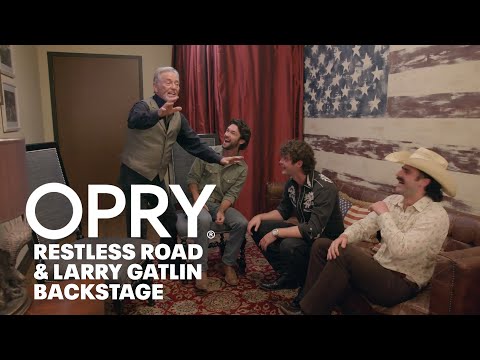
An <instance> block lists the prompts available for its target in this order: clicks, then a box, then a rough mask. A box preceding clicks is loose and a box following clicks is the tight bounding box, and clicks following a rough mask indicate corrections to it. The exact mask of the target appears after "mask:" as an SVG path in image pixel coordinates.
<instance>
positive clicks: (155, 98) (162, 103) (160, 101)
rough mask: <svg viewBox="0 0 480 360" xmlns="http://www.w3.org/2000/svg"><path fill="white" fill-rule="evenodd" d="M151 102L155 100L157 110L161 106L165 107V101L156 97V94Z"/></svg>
mask: <svg viewBox="0 0 480 360" xmlns="http://www.w3.org/2000/svg"><path fill="white" fill-rule="evenodd" d="M153 100H155V102H156V103H157V105H158V108H159V109H160V108H161V107H162V106H163V105H165V103H166V101H165V100H163V99H162V98H161V97H160V96H158V95H157V94H154V95H153Z"/></svg>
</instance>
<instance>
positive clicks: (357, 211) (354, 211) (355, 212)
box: [343, 205, 370, 229]
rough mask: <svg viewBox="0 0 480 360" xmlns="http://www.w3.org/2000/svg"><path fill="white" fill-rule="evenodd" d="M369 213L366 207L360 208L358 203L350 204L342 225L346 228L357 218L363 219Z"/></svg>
mask: <svg viewBox="0 0 480 360" xmlns="http://www.w3.org/2000/svg"><path fill="white" fill-rule="evenodd" d="M369 213H370V211H368V209H365V208H362V207H360V206H358V205H352V206H351V207H350V209H348V211H347V213H346V215H345V217H344V218H343V226H345V229H346V228H348V227H349V226H350V225H352V224H353V223H355V222H357V221H358V220H361V219H363V218H364V217H365V216H367V215H368V214H369Z"/></svg>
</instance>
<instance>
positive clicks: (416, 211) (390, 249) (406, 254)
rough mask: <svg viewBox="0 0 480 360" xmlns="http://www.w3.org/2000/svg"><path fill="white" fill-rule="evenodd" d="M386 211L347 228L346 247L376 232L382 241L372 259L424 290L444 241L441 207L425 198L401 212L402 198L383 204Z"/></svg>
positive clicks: (445, 218)
mask: <svg viewBox="0 0 480 360" xmlns="http://www.w3.org/2000/svg"><path fill="white" fill-rule="evenodd" d="M383 201H384V202H385V203H386V204H387V207H388V209H389V211H388V212H385V213H383V214H381V215H377V214H376V213H375V212H371V213H370V214H368V215H367V216H366V217H365V218H363V219H362V220H359V221H357V222H356V223H354V224H353V225H351V226H350V227H348V228H347V229H346V230H345V232H344V234H345V235H347V236H348V243H353V242H356V241H359V240H363V239H366V238H369V237H370V236H371V235H373V234H375V233H376V232H377V231H378V230H380V231H381V234H382V240H381V246H380V249H379V250H378V252H377V253H376V254H375V256H374V259H375V260H376V261H378V262H379V263H380V265H382V266H383V267H385V268H387V269H390V270H393V271H397V272H400V273H403V274H405V275H406V278H407V279H408V280H410V281H413V282H415V283H417V284H418V286H420V288H422V287H424V286H425V285H426V284H427V283H428V282H429V281H430V279H431V277H432V275H433V270H434V267H435V263H436V261H435V258H436V256H437V254H438V253H439V252H440V250H441V248H442V245H443V242H444V241H445V238H446V237H447V233H448V227H449V218H448V214H447V212H446V211H445V209H444V208H443V206H442V205H441V204H440V203H438V202H433V201H432V199H430V198H429V197H427V196H424V197H423V198H421V199H420V200H418V201H417V202H416V203H415V204H413V205H411V206H409V207H407V208H406V209H405V210H403V196H402V195H391V196H388V197H387V198H385V200H383Z"/></svg>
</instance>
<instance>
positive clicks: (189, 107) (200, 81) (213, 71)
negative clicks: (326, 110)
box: [173, 45, 304, 219]
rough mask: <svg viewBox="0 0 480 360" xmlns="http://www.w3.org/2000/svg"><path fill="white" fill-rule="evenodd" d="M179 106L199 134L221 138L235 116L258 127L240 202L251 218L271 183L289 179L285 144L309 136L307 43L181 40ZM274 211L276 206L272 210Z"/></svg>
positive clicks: (248, 151) (177, 49) (175, 61)
mask: <svg viewBox="0 0 480 360" xmlns="http://www.w3.org/2000/svg"><path fill="white" fill-rule="evenodd" d="M173 66H174V67H175V68H176V69H177V70H178V72H179V74H180V86H181V89H180V99H179V101H178V103H179V105H180V106H182V107H183V111H182V112H183V113H184V114H185V116H186V117H187V119H188V120H189V122H190V125H191V126H192V128H193V129H194V130H195V131H196V132H197V133H199V134H200V133H217V134H218V135H219V137H220V140H221V141H222V140H223V134H224V132H225V129H226V125H227V124H228V122H229V121H230V120H231V119H232V118H241V119H243V120H245V121H246V122H247V124H248V125H249V126H250V128H251V130H252V138H251V140H250V144H249V146H248V148H247V149H246V150H245V151H243V155H244V156H245V160H246V162H247V165H248V171H249V173H248V177H247V181H246V184H245V186H244V188H243V190H242V193H241V195H240V197H239V199H238V201H237V202H236V204H235V207H236V208H237V209H239V210H240V211H241V212H242V213H243V214H244V215H245V217H247V219H250V218H251V217H252V216H254V215H256V214H258V213H260V212H263V211H265V210H267V209H265V187H266V183H267V182H271V181H285V180H286V179H285V177H284V176H283V175H282V174H281V172H280V168H279V165H278V160H279V158H280V152H279V149H280V146H281V145H282V144H283V143H284V142H286V141H287V140H289V139H294V138H295V139H302V138H303V68H304V65H303V46H302V45H175V46H174V49H173ZM268 210H270V209H268Z"/></svg>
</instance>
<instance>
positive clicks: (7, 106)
mask: <svg viewBox="0 0 480 360" xmlns="http://www.w3.org/2000/svg"><path fill="white" fill-rule="evenodd" d="M2 86H3V105H2V112H3V114H2V115H3V116H2V118H3V132H10V131H18V130H20V120H19V118H18V99H17V88H16V87H15V86H14V85H12V84H7V83H5V82H4V83H3V84H2Z"/></svg>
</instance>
